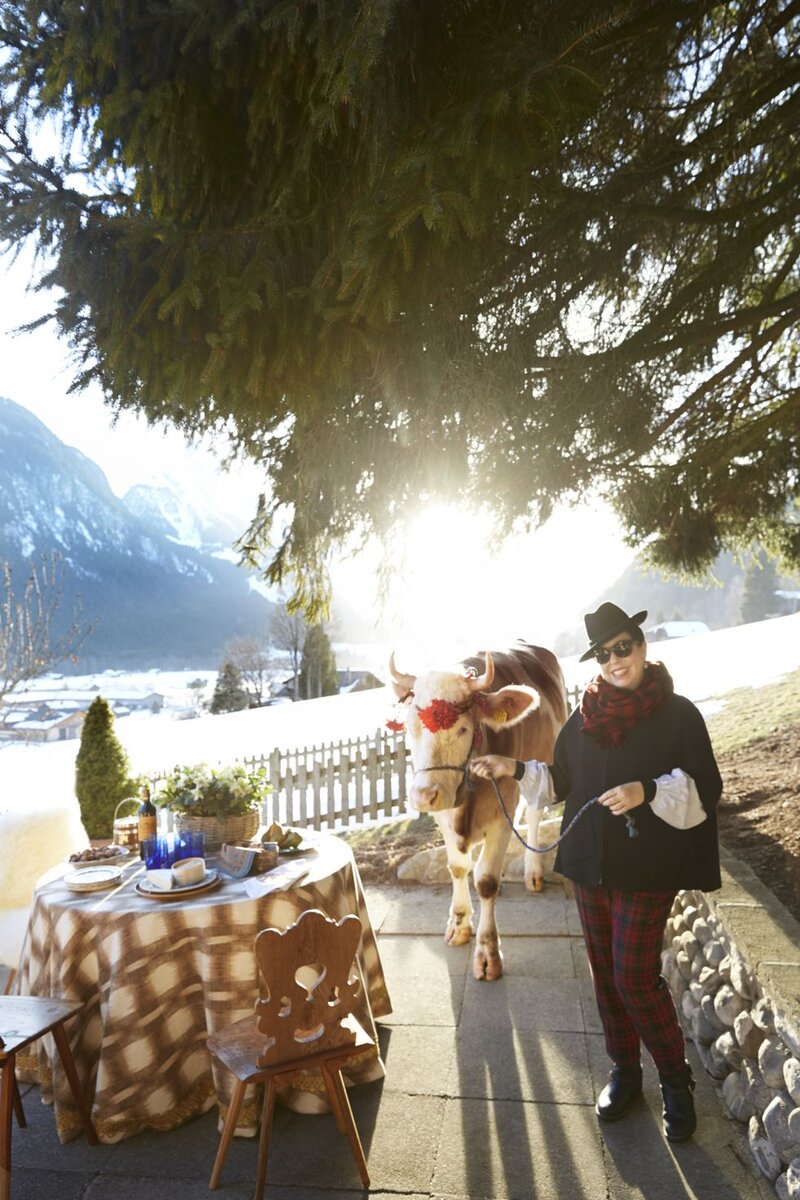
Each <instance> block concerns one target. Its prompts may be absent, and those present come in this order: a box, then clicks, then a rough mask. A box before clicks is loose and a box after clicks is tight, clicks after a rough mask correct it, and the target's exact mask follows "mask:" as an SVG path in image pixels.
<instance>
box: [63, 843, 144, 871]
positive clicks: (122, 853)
mask: <svg viewBox="0 0 800 1200" xmlns="http://www.w3.org/2000/svg"><path fill="white" fill-rule="evenodd" d="M130 857H131V852H130V850H129V849H128V848H127V846H118V847H117V853H116V854H109V855H108V857H107V858H94V859H89V860H88V861H87V862H75V861H74V860H73V859H69V858H65V859H64V862H65V863H66V865H67V866H68V867H69V868H70V869H71V870H73V871H85V870H86V869H87V867H114V866H119V865H120V864H121V863H126V862H127V861H128V859H129V858H130Z"/></svg>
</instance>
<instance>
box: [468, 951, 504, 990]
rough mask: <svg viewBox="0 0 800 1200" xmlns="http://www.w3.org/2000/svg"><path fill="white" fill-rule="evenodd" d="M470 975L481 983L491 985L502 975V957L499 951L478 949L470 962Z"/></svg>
mask: <svg viewBox="0 0 800 1200" xmlns="http://www.w3.org/2000/svg"><path fill="white" fill-rule="evenodd" d="M472 974H473V976H474V977H475V979H477V980H479V981H482V982H483V983H492V982H493V981H494V980H495V979H499V978H500V977H501V975H502V974H503V955H502V954H501V953H500V951H499V950H495V951H489V950H486V949H478V950H476V951H475V957H474V958H473V960H472Z"/></svg>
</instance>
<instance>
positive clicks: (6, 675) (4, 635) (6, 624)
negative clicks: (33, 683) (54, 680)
mask: <svg viewBox="0 0 800 1200" xmlns="http://www.w3.org/2000/svg"><path fill="white" fill-rule="evenodd" d="M63 598H64V592H63V585H62V569H61V556H60V555H59V554H58V553H57V552H53V553H51V554H42V555H41V557H40V559H39V561H38V562H37V563H34V565H33V566H32V567H31V569H30V571H29V573H28V575H27V576H26V578H25V580H24V582H23V584H22V587H21V588H18V589H17V590H15V588H14V573H13V570H12V568H11V566H10V564H9V563H7V562H4V563H2V565H0V700H2V699H3V697H4V696H7V695H8V694H9V692H11V691H13V690H14V688H16V687H19V685H20V684H22V683H25V682H27V680H29V679H35V678H36V677H37V676H38V675H42V674H44V672H45V671H49V670H50V669H51V668H52V667H55V666H57V665H58V663H61V662H64V661H65V660H66V659H71V660H72V661H73V662H76V661H77V656H78V651H79V650H80V649H81V647H82V646H83V644H84V642H85V641H86V639H87V638H88V637H89V635H90V634H91V633H92V630H93V629H94V625H95V623H94V622H89V623H84V621H83V620H82V606H81V602H80V599H79V598H76V599H75V601H74V603H73V608H72V615H71V619H70V623H69V625H68V626H66V627H63V623H61V622H59V621H58V620H57V617H58V616H59V612H60V609H61V604H62V601H63Z"/></svg>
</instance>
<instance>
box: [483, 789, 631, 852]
mask: <svg viewBox="0 0 800 1200" xmlns="http://www.w3.org/2000/svg"><path fill="white" fill-rule="evenodd" d="M489 782H490V783H491V785H492V787H493V788H494V790H495V795H496V796H497V799H498V801H499V803H500V807H501V809H502V810H503V816H504V817H505V819H506V820H507V821H508V823H509V825H510V826H511V832H512V833H513V835H514V837H515V838H516V839H517V841H518V842H521V843H522V845H523V846H524V847H525V849H526V850H532V851H533V853H534V854H547V852H548V851H549V850H555V848H556V846H558V845H559V843H560V842H563V840H564V838H565V837H566V836H567V834H568V833H569V831H570V829H572V827H573V825H574V824H575V823H576V821H578V820H580V818H581V817H582V816H583V814H584V813H585V812H587V811H588V810H589V809H590V808H591V807H592V805H593V804H597V801H598V800H599V799H600V797H599V796H593V797H592V799H591V800H589V801H587V803H586V804H584V806H583V808H579V809H578V811H577V812H576V813H575V816H574V817H573V818H572V820H571V821H570V823H569V825H568V826H567V828H566V829H563V830H562V831H561V833H560V834H559V836H558V837H557V838H556V840H555V841H554V842H552V843H551V844H550V845H549V846H531V845H530V844H529V843H528V842H526V841H525V838H524V837H523V836H522V834H521V833H519V832H518V831H517V830H516V829H515V827H514V820H513V818H512V817H510V816H509V813H508V809H507V808H506V802H505V800H504V799H503V794H502V792H501V791H500V788H499V787H498V786H497V781H496V780H494V779H491V778H490V779H489ZM625 824H626V825H627V826H628V837H638V836H639V830H638V829H637V828H636V819H635V818H634V817H632V816H631V814H630V813H626V814H625Z"/></svg>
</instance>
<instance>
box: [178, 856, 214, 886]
mask: <svg viewBox="0 0 800 1200" xmlns="http://www.w3.org/2000/svg"><path fill="white" fill-rule="evenodd" d="M205 877H206V860H205V859H204V858H181V859H179V860H178V862H176V863H174V864H173V867H172V878H173V879H174V880H175V882H176V883H178V884H181V885H184V884H187V883H202V882H203V880H204V879H205Z"/></svg>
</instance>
